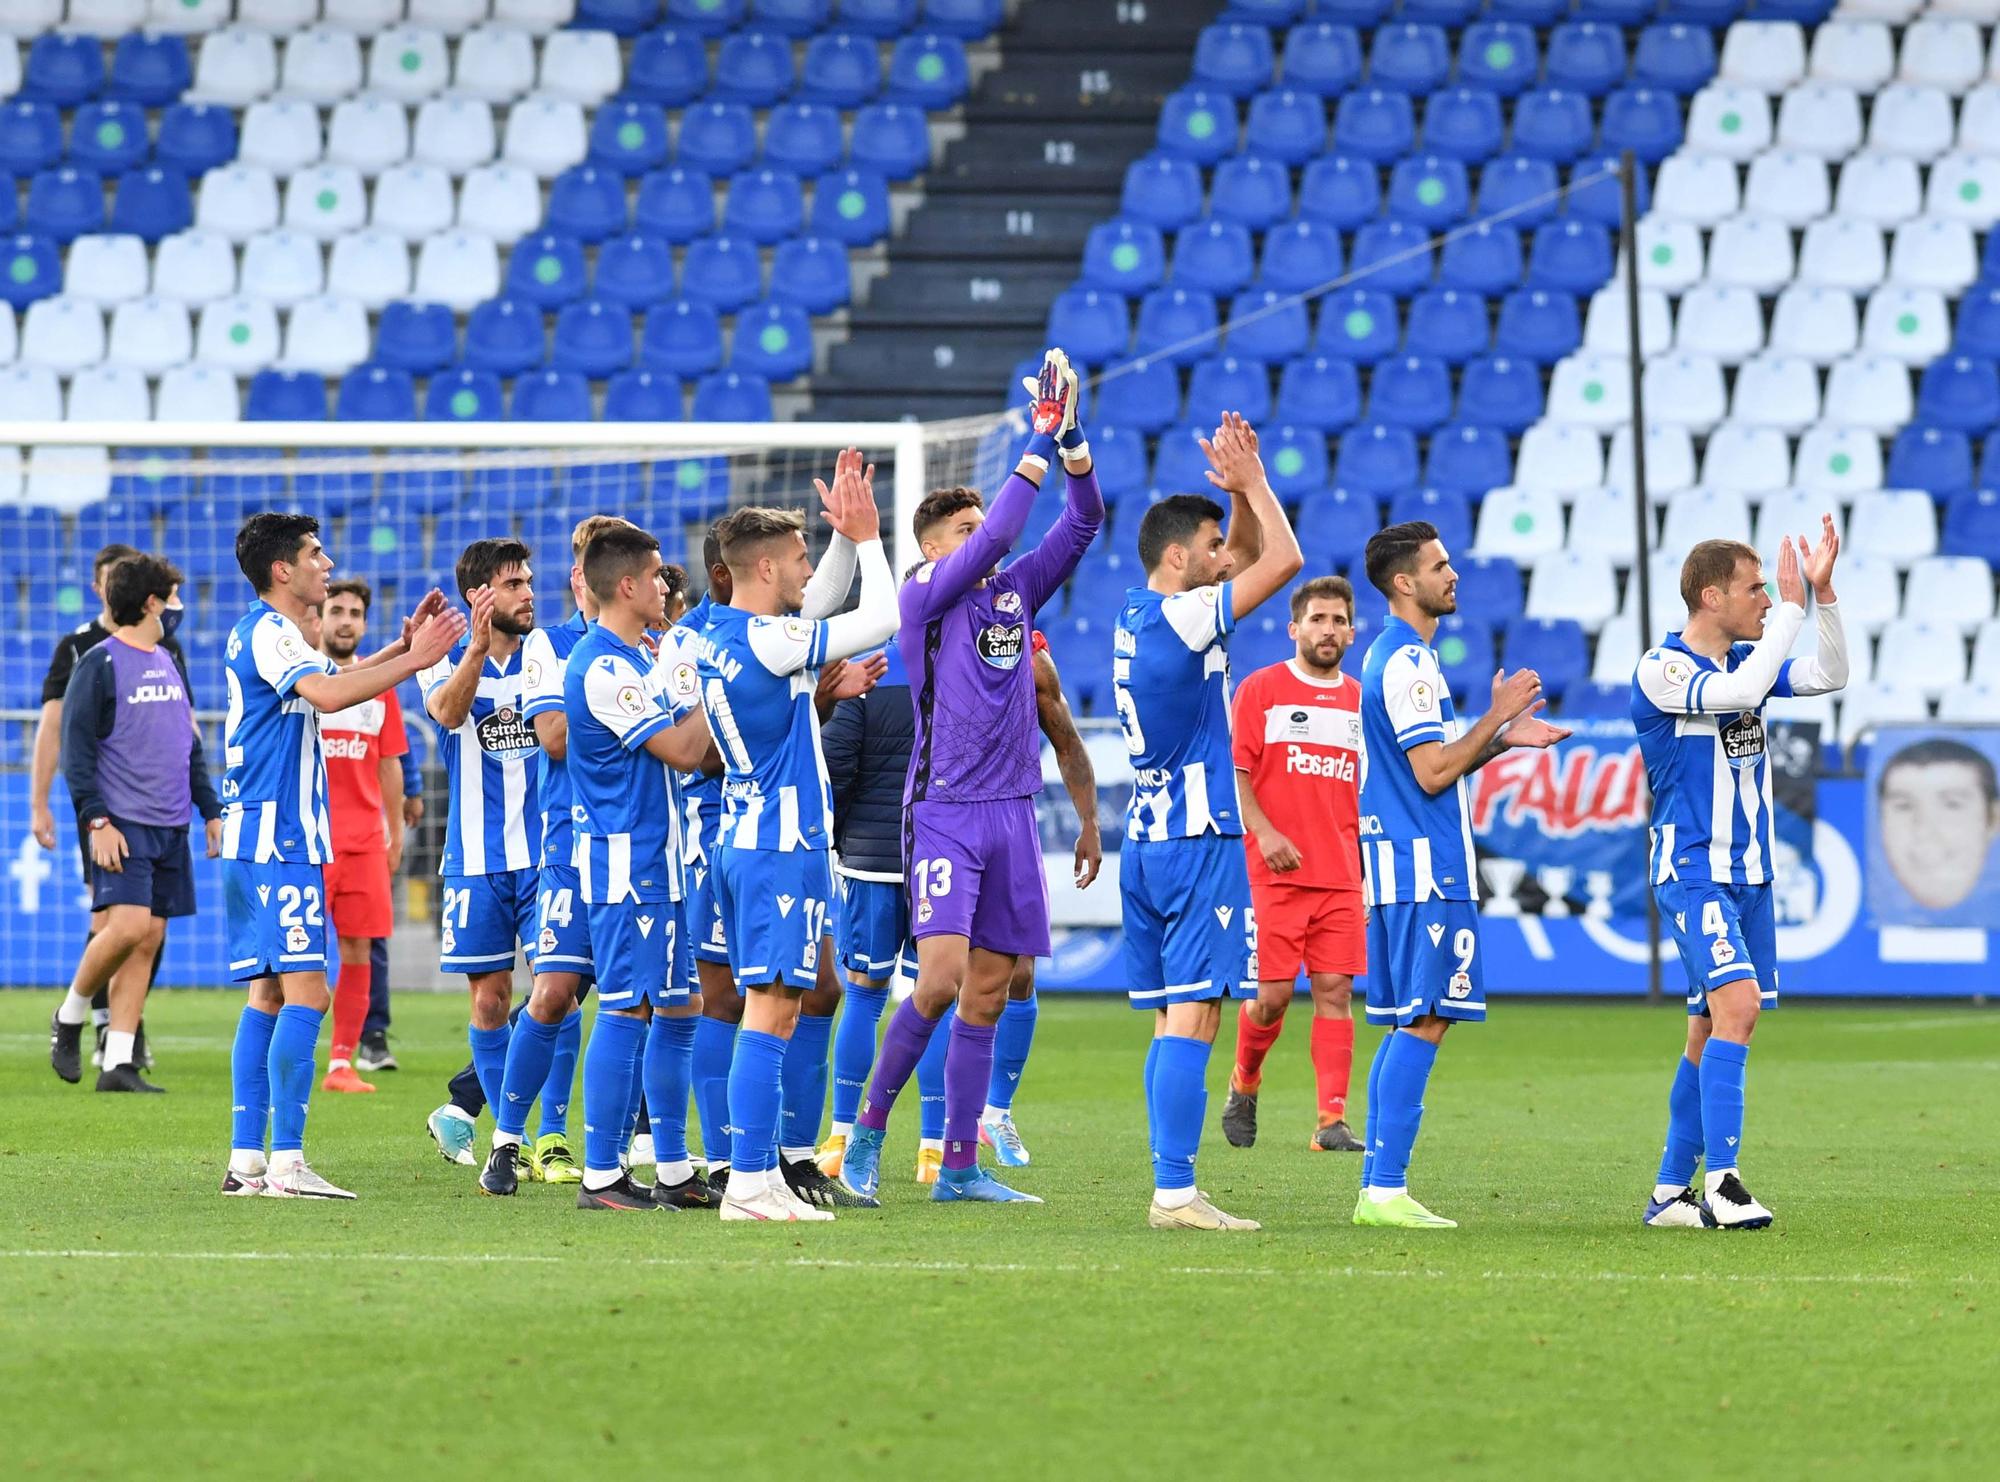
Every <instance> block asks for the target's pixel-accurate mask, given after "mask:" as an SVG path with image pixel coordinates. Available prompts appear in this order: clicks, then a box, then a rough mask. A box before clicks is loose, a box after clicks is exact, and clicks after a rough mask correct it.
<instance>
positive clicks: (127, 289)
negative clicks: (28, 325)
mask: <svg viewBox="0 0 2000 1482" xmlns="http://www.w3.org/2000/svg"><path fill="white" fill-rule="evenodd" d="M63 291H64V292H65V293H67V294H69V295H71V296H72V297H75V298H81V299H88V300H89V301H90V302H91V303H94V304H96V305H97V306H98V307H99V308H103V309H109V308H112V307H114V306H116V305H117V304H118V303H120V302H121V301H123V300H126V299H131V298H136V297H138V296H139V295H141V294H143V293H145V291H146V244H145V243H144V242H142V241H140V240H139V238H137V237H136V236H91V237H78V238H77V239H76V241H75V242H74V243H72V244H71V245H70V249H69V268H68V272H67V273H66V274H65V276H64V282H63ZM10 317H11V316H10ZM6 358H8V359H12V358H13V357H12V356H11V355H10V356H8V357H6Z"/></svg>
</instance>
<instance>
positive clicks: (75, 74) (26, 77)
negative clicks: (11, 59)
mask: <svg viewBox="0 0 2000 1482" xmlns="http://www.w3.org/2000/svg"><path fill="white" fill-rule="evenodd" d="M103 90H104V47H103V44H102V43H101V42H100V41H98V39H97V38H96V37H94V36H76V35H66V34H63V33H61V32H49V33H46V34H44V35H41V36H37V37H36V38H35V39H34V41H33V43H32V44H31V45H30V46H29V47H28V56H27V61H26V63H25V65H24V66H23V68H22V72H21V96H22V97H24V98H28V99H31V100H33V101H34V102H37V103H53V104H54V105H56V106H57V107H58V108H74V107H75V106H76V105H77V104H79V103H82V102H85V101H87V100H89V99H91V98H94V97H96V96H97V95H98V94H99V93H100V92H102V91H103Z"/></svg>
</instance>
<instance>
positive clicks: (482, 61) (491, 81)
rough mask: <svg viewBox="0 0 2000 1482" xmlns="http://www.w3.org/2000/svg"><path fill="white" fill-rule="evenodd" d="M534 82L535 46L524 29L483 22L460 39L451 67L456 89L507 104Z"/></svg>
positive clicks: (493, 102) (485, 100)
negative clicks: (455, 61)
mask: <svg viewBox="0 0 2000 1482" xmlns="http://www.w3.org/2000/svg"><path fill="white" fill-rule="evenodd" d="M534 83H535V48H534V43H533V41H532V39H531V38H530V37H529V35H528V33H527V32H526V31H525V30H524V29H519V28H516V27H513V26H480V27H478V28H477V29H476V30H473V31H470V32H468V33H467V34H466V35H465V36H464V37H462V38H461V39H460V41H459V43H458V56H457V65H456V66H455V67H454V68H453V70H452V86H453V88H454V89H455V90H456V91H457V92H459V93H461V94H463V95H465V96H466V97H469V98H477V99H479V100H480V101H482V102H486V103H492V104H495V105H504V104H511V103H514V102H516V101H518V100H519V99H521V98H523V97H525V96H526V95H527V93H528V91H529V89H530V88H532V87H533V86H534ZM562 101H575V100H574V99H563V100H562Z"/></svg>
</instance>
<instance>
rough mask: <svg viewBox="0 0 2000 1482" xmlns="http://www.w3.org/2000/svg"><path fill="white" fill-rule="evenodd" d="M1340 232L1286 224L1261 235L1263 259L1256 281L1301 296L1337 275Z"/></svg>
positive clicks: (1310, 222)
mask: <svg viewBox="0 0 2000 1482" xmlns="http://www.w3.org/2000/svg"><path fill="white" fill-rule="evenodd" d="M1340 272H1341V251H1340V233H1339V232H1338V231H1336V230H1335V229H1334V228H1333V227H1331V226H1329V225H1327V224H1326V223H1324V222H1320V221H1313V220H1310V219H1305V220H1299V221H1287V222H1285V223H1283V224H1282V225H1280V226H1274V227H1272V228H1271V229H1270V230H1269V231H1268V232H1266V233H1264V257H1263V261H1262V262H1261V263H1260V264H1259V265H1258V270H1257V282H1258V283H1259V285H1261V286H1262V287H1265V288H1276V289H1280V290H1282V291H1284V292H1286V293H1303V292H1304V291H1305V290H1307V289H1309V288H1317V287H1318V286H1319V285H1320V284H1322V283H1331V282H1332V281H1333V280H1334V279H1335V278H1338V277H1339V276H1340Z"/></svg>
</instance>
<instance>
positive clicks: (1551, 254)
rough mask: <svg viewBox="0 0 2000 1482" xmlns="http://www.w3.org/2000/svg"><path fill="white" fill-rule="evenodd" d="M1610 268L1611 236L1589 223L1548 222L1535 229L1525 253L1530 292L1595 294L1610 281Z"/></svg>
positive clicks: (1642, 280) (1601, 228)
mask: <svg viewBox="0 0 2000 1482" xmlns="http://www.w3.org/2000/svg"><path fill="white" fill-rule="evenodd" d="M1611 268H1612V245H1611V234H1610V233H1609V232H1607V231H1606V230H1605V229H1604V228H1603V227H1601V226H1597V225H1595V224H1593V223H1591V222H1588V221H1548V222H1544V223H1542V225H1540V226H1538V227H1536V228H1535V240H1534V245H1533V247H1532V248H1531V249H1530V250H1529V253H1528V286H1529V287H1530V288H1548V289H1553V290H1555V291H1557V292H1560V293H1582V294H1588V293H1595V292H1596V291H1597V290H1598V289H1599V288H1602V287H1603V286H1604V284H1605V283H1606V281H1608V280H1609V279H1610V277H1611ZM1640 281H1641V282H1642V283H1643V282H1644V281H1645V280H1644V279H1643V278H1641V279H1640Z"/></svg>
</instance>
